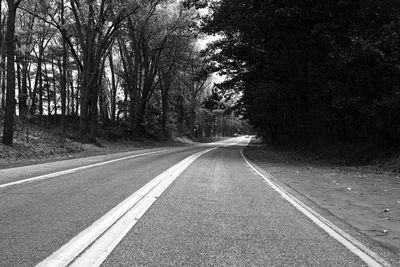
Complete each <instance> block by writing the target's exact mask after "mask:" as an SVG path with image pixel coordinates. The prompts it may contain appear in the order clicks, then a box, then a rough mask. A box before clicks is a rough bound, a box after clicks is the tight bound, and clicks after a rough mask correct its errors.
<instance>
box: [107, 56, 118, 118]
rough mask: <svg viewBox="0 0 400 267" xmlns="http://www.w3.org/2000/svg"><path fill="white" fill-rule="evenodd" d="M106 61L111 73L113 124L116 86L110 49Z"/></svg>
mask: <svg viewBox="0 0 400 267" xmlns="http://www.w3.org/2000/svg"><path fill="white" fill-rule="evenodd" d="M108 61H109V64H110V71H111V120H112V121H113V122H115V110H116V103H117V85H116V83H115V73H114V63H113V55H112V49H110V53H109V54H108Z"/></svg>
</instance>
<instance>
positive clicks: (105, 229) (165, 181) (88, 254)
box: [37, 147, 216, 267]
mask: <svg viewBox="0 0 400 267" xmlns="http://www.w3.org/2000/svg"><path fill="white" fill-rule="evenodd" d="M214 149H216V147H214V148H210V149H206V150H202V151H200V152H198V153H195V154H193V155H191V156H189V157H187V158H185V159H184V160H182V161H180V162H179V163H177V164H175V165H174V166H172V167H171V168H169V169H168V170H166V171H165V172H163V173H161V174H160V175H158V176H157V177H156V178H154V179H153V180H151V181H150V182H148V183H147V184H146V185H144V186H143V187H142V188H140V189H139V190H138V191H136V192H135V193H133V194H132V195H130V196H129V197H128V198H126V199H125V200H124V201H122V202H121V203H120V204H118V205H117V206H116V207H114V208H113V209H112V210H110V211H109V212H107V213H106V214H105V215H103V216H102V217H101V218H100V219H98V220H97V221H95V222H94V223H93V224H92V225H91V226H89V227H88V228H86V229H85V230H83V231H82V232H81V233H79V234H78V235H77V236H75V237H74V238H72V239H71V240H70V241H69V242H68V243H66V244H65V245H64V246H62V247H61V248H60V249H59V250H57V251H56V252H54V253H53V254H52V255H50V256H49V257H47V258H46V259H45V260H44V261H42V262H40V263H39V264H38V265H37V266H40V267H43V266H52V267H54V266H85V267H86V266H100V264H101V263H102V262H103V261H104V260H105V259H106V258H107V256H108V255H109V254H110V253H111V251H112V250H113V249H114V248H115V247H116V246H117V245H118V243H119V242H120V241H121V240H122V238H123V237H124V236H125V235H126V234H127V233H128V232H129V231H130V230H131V229H132V227H133V226H134V225H135V224H136V223H137V222H138V220H139V219H140V218H141V217H142V216H143V214H144V213H145V212H146V211H147V210H148V209H149V208H150V206H151V205H152V204H153V203H154V202H155V201H156V200H157V198H158V197H159V196H160V195H161V194H162V193H163V192H164V191H165V190H166V189H167V187H168V186H169V185H170V184H171V183H172V182H173V181H174V180H175V179H176V178H177V177H178V176H179V175H180V174H181V173H182V172H183V171H184V170H185V169H186V168H187V167H189V166H190V165H191V164H192V163H193V162H194V161H195V160H196V159H197V158H199V157H200V156H202V155H203V154H205V153H207V152H209V151H211V150H214Z"/></svg>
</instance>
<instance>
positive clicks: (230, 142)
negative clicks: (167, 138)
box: [0, 137, 242, 189]
mask: <svg viewBox="0 0 400 267" xmlns="http://www.w3.org/2000/svg"><path fill="white" fill-rule="evenodd" d="M241 141H242V138H241V137H238V138H230V139H228V140H224V141H220V142H215V143H205V144H201V145H199V146H200V147H201V146H209V145H212V146H215V145H217V146H230V145H235V144H238V143H240V142H241ZM176 149H177V148H168V149H163V150H157V151H152V152H147V153H142V154H135V155H131V156H127V157H122V158H118V159H113V160H108V161H103V162H99V163H93V164H89V165H85V166H81V167H77V168H72V169H68V170H64V171H59V172H53V173H49V174H44V175H40V176H35V177H31V178H27V179H23V180H18V181H14V182H10V183H5V184H0V189H4V188H6V187H10V186H14V185H21V184H27V183H31V182H36V181H40V180H45V179H49V178H55V177H59V176H62V175H65V174H71V173H74V172H77V171H81V170H86V169H90V168H94V167H98V166H102V165H106V164H110V163H114V162H118V161H122V160H126V159H131V158H136V157H141V156H147V155H153V154H158V153H162V152H166V151H171V150H176ZM178 149H179V148H178Z"/></svg>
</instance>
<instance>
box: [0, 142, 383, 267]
mask: <svg viewBox="0 0 400 267" xmlns="http://www.w3.org/2000/svg"><path fill="white" fill-rule="evenodd" d="M248 141H249V138H245V137H239V138H234V139H230V140H227V141H224V142H219V143H212V144H207V145H201V146H191V147H179V148H166V149H165V148H163V149H148V150H143V151H135V152H125V153H119V154H112V155H103V156H96V157H89V158H83V159H73V160H67V161H59V162H54V163H47V164H41V165H36V166H28V167H19V168H13V169H6V170H0V266H34V265H36V264H38V266H66V265H71V266H90V265H93V266H99V265H101V266H367V265H370V266H385V265H387V266H389V263H387V262H386V261H385V260H384V259H382V258H381V257H380V256H378V255H376V254H375V253H374V252H373V251H371V250H369V249H368V248H365V247H364V246H363V244H359V243H358V241H357V240H353V239H352V237H351V236H347V235H346V233H342V232H341V229H336V228H335V226H334V225H330V224H329V222H326V221H324V218H321V217H319V215H318V214H314V213H313V212H314V211H310V210H308V207H304V206H303V205H304V204H302V203H300V204H299V203H298V202H296V201H297V200H296V199H294V198H293V197H292V196H291V195H288V193H287V192H285V191H284V190H283V189H281V188H279V187H277V186H275V185H274V184H273V183H272V184H271V183H270V182H269V181H268V177H266V176H265V175H264V174H263V173H262V172H260V171H259V170H258V168H257V167H254V166H252V165H251V163H250V162H246V160H244V158H243V156H242V153H241V149H242V148H243V147H244V146H245V145H246V144H247V143H248ZM249 164H250V166H251V167H250V166H249ZM266 179H267V180H266ZM282 190H283V191H282Z"/></svg>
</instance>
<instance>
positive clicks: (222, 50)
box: [203, 0, 400, 147]
mask: <svg viewBox="0 0 400 267" xmlns="http://www.w3.org/2000/svg"><path fill="white" fill-rule="evenodd" d="M399 7H400V5H399V3H398V2H397V1H370V0H368V1H350V0H344V1H308V0H307V1H306V0H301V1H289V0H282V1H272V0H251V1H245V2H243V1H239V0H229V1H228V0H222V1H219V2H216V3H214V4H213V7H212V11H213V12H212V14H211V15H209V17H208V18H206V19H205V26H204V28H203V30H204V31H205V32H206V33H212V34H219V35H221V39H220V40H218V41H216V42H215V43H214V44H212V45H211V46H210V47H209V48H208V51H207V53H206V54H208V55H209V56H208V61H209V64H210V69H212V70H213V71H219V72H220V73H221V74H225V75H227V77H228V79H227V81H225V82H224V83H222V84H221V85H219V87H220V88H221V89H222V90H227V89H234V90H236V91H240V90H243V98H242V100H241V106H240V107H239V108H241V109H242V110H243V111H244V113H245V116H246V117H247V118H248V119H249V120H250V122H251V123H252V124H253V125H255V126H256V127H257V128H258V130H259V132H260V133H261V134H262V135H263V136H264V137H265V138H266V139H268V140H270V141H272V142H279V141H285V142H288V141H289V142H294V143H296V142H301V141H303V140H306V141H307V142H309V143H313V142H317V141H318V140H319V139H324V140H330V141H332V142H341V143H348V142H355V141H357V142H361V143H374V144H376V145H377V146H386V147H390V146H394V145H399V144H400V117H399V116H398V114H399V112H400V98H399V96H400V87H399V86H400V80H399V79H400V75H399V74H400V73H399V71H400V69H399V67H398V66H399V63H400V58H399V55H400V54H399V47H400V46H399V45H400V43H399V42H400V39H399V36H400V35H399V34H400V33H399V29H400V27H399V18H400V8H399Z"/></svg>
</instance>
